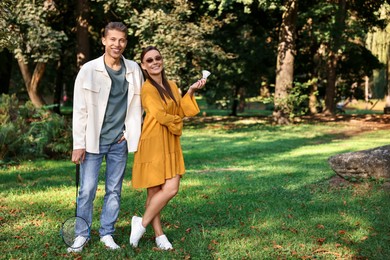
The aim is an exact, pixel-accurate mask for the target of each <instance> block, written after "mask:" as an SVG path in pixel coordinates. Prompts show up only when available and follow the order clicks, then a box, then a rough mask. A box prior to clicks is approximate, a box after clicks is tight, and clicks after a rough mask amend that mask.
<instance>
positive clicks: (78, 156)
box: [72, 149, 85, 164]
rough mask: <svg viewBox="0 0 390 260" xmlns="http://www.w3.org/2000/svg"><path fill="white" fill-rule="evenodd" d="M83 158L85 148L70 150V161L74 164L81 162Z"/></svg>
mask: <svg viewBox="0 0 390 260" xmlns="http://www.w3.org/2000/svg"><path fill="white" fill-rule="evenodd" d="M84 159H85V149H76V150H73V151H72V162H73V163H75V164H80V163H83V161H84Z"/></svg>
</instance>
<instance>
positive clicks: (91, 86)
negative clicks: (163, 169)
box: [73, 55, 143, 153]
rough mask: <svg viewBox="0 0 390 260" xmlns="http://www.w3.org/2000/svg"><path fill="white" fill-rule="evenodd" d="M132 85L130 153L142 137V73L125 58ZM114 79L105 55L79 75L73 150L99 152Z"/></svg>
mask: <svg viewBox="0 0 390 260" xmlns="http://www.w3.org/2000/svg"><path fill="white" fill-rule="evenodd" d="M122 58H123V60H124V62H125V66H126V80H127V81H128V82H129V88H128V95H127V112H126V118H125V131H124V136H125V138H126V140H127V146H128V151H129V152H135V151H137V147H138V141H139V137H140V135H141V123H142V113H143V110H142V107H141V86H142V84H143V77H142V71H141V69H140V67H139V66H138V64H137V63H136V62H134V61H131V60H127V59H125V58H124V57H122ZM110 89H111V79H110V76H109V75H108V73H107V70H106V68H105V66H104V55H103V56H101V57H99V58H97V59H94V60H91V61H89V62H87V63H85V64H84V65H83V66H82V67H81V69H80V71H79V73H78V74H77V78H76V82H75V86H74V97H73V149H74V150H75V149H86V151H87V152H89V153H99V140H100V132H101V129H102V125H103V120H104V114H105V112H106V107H107V102H108V97H109V95H110Z"/></svg>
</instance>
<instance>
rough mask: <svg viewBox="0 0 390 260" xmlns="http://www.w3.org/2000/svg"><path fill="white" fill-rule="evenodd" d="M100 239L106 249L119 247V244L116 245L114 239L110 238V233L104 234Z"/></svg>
mask: <svg viewBox="0 0 390 260" xmlns="http://www.w3.org/2000/svg"><path fill="white" fill-rule="evenodd" d="M100 241H101V242H103V243H104V245H105V246H106V247H107V248H108V249H112V250H115V249H119V248H120V246H118V245H117V244H116V243H115V241H114V239H113V238H112V236H111V235H105V236H103V237H101V238H100Z"/></svg>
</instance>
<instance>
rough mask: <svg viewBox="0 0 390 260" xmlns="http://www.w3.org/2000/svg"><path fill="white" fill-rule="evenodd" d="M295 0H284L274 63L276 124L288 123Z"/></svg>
mask: <svg viewBox="0 0 390 260" xmlns="http://www.w3.org/2000/svg"><path fill="white" fill-rule="evenodd" d="M297 4H298V3H297V0H286V1H285V5H284V9H285V11H284V13H283V16H282V24H281V26H280V32H279V33H280V36H279V44H278V57H277V63H276V81H275V96H274V105H275V109H274V113H273V117H274V121H275V122H277V123H278V124H288V123H289V122H290V119H289V115H290V112H291V108H290V107H289V105H288V99H289V92H290V91H291V89H292V87H293V81H294V56H295V38H296V32H295V28H296V24H295V23H296V19H297V13H298V6H297Z"/></svg>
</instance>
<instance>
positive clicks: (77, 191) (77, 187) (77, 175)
mask: <svg viewBox="0 0 390 260" xmlns="http://www.w3.org/2000/svg"><path fill="white" fill-rule="evenodd" d="M79 182H80V164H79V163H78V164H76V208H75V214H74V215H75V216H76V217H77V199H78V195H79V194H78V193H79Z"/></svg>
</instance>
